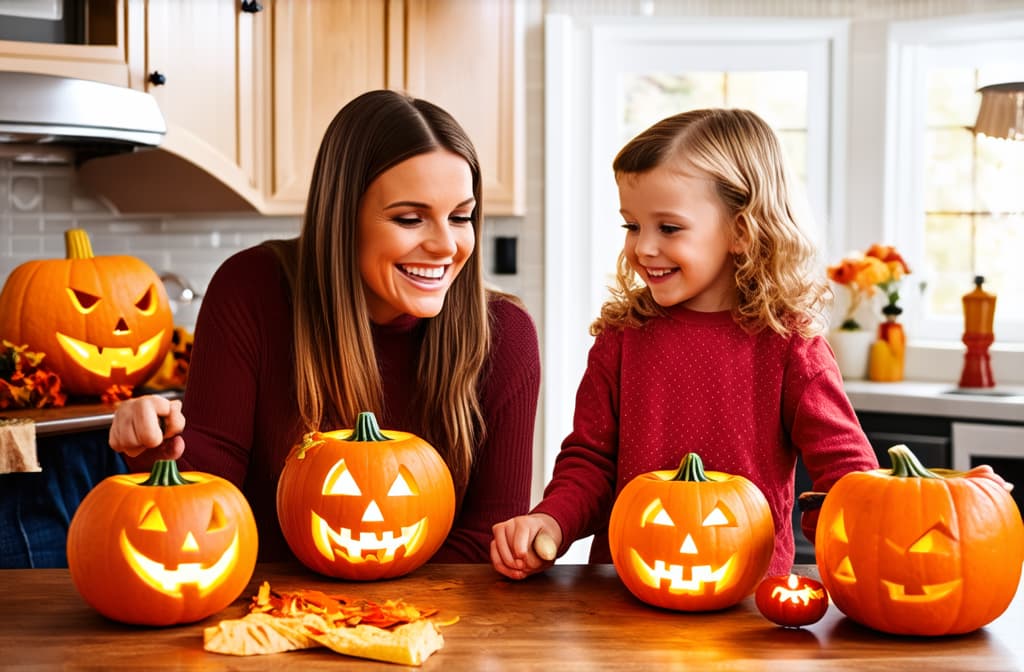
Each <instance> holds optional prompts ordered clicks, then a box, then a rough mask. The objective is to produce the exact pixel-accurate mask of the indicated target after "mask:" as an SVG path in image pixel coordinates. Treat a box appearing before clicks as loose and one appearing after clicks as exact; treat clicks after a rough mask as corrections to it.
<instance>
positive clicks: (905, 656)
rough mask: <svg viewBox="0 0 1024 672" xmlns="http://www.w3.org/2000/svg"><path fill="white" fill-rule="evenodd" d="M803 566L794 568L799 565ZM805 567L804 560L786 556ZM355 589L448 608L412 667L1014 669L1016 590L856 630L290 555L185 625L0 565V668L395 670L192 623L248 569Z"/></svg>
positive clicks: (302, 583) (284, 586) (560, 583)
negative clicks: (240, 651) (997, 606)
mask: <svg viewBox="0 0 1024 672" xmlns="http://www.w3.org/2000/svg"><path fill="white" fill-rule="evenodd" d="M801 570H803V571H801ZM797 573H803V574H811V575H813V573H814V568H813V567H810V568H806V567H804V568H800V567H798V568H797ZM264 580H267V581H269V582H270V585H271V587H272V588H277V589H281V590H291V589H298V588H320V589H323V590H328V591H333V592H339V593H344V594H347V595H352V596H359V597H365V598H367V599H375V600H384V599H388V598H396V597H402V598H404V599H406V600H407V601H409V602H410V603H412V604H414V605H417V606H423V607H426V606H433V607H437V608H439V609H440V610H441V612H440V614H439V617H440V618H442V619H443V618H448V617H453V616H458V617H459V619H460V620H459V621H458V623H456V624H454V625H451V626H448V627H444V628H442V632H443V634H444V638H445V645H444V648H443V649H442V650H441V651H439V652H437V653H435V654H434V655H433V656H431V657H430V658H429V659H428V660H427V661H426V663H425V664H424V665H423V667H422V668H420V669H423V670H445V671H448V670H517V671H518V670H545V671H547V670H616V671H618V670H644V671H647V670H658V671H660V670H670V669H672V670H684V669H685V670H702V669H712V670H761V669H771V670H786V671H787V672H789V671H794V670H795V671H800V670H854V669H856V670H872V671H873V670H901V671H905V670H918V669H920V670H924V669H928V670H957V671H958V672H966V671H971V670H991V671H999V672H1005V671H1007V670H1020V669H1022V665H1024V590H1018V592H1017V596H1016V598H1015V599H1014V602H1013V604H1012V605H1011V606H1010V608H1009V609H1008V610H1007V611H1006V613H1004V614H1003V615H1002V616H1001V617H1000V618H998V619H997V620H996V621H994V622H993V623H991V624H989V625H988V626H986V627H985V628H982V629H981V630H979V631H977V632H974V633H971V634H969V635H962V636H958V637H948V638H915V637H896V636H892V635H885V634H882V633H877V632H874V631H872V630H868V629H866V628H863V627H861V626H859V625H857V624H855V623H853V622H852V621H850V620H849V619H847V618H846V617H844V616H843V615H842V613H841V612H839V611H838V610H837V609H836V608H835V607H834V606H830V607H829V611H828V613H827V614H826V615H825V618H824V619H822V620H821V621H819V622H818V623H816V624H814V625H812V626H809V627H807V628H805V629H783V628H779V627H776V626H775V625H773V624H771V623H769V622H768V621H767V620H765V619H764V618H762V617H761V615H760V614H759V613H758V612H757V609H756V608H755V606H754V604H753V598H747V599H746V600H745V601H743V602H741V603H740V604H739V605H737V606H736V607H733V608H731V609H727V610H725V611H721V612H716V613H697V614H686V613H677V612H671V611H664V610H660V609H655V608H652V607H649V606H647V605H645V604H643V603H641V602H639V601H637V600H636V599H635V598H633V596H632V595H631V594H630V593H629V592H628V591H627V590H626V589H625V587H624V586H623V585H622V583H621V582H620V581H619V579H618V577H617V576H616V574H615V568H614V567H613V566H611V565H556V566H555V567H553V568H551V569H550V570H548V571H547V572H546V573H544V574H541V575H536V576H533V577H531V578H529V579H527V580H525V581H521V582H513V581H508V580H505V579H503V578H501V577H500V576H499V575H498V574H497V573H495V572H494V570H493V569H492V568H491V567H490V565H426V566H424V567H421V568H420V569H419V570H417V571H415V572H413V573H412V574H411V575H409V576H406V577H403V578H401V579H396V580H392V581H382V582H377V583H346V582H340V581H336V580H332V579H328V578H325V577H321V576H319V575H316V574H313V573H311V572H309V571H308V570H306V569H304V568H303V567H301V566H300V565H296V564H289V563H285V564H265V565H258V566H257V567H256V571H255V573H254V575H253V578H252V582H251V583H250V585H249V587H248V588H247V589H246V591H245V592H244V593H243V594H242V596H241V597H239V599H238V600H236V601H235V602H234V603H233V604H232V605H231V606H229V607H228V608H227V609H225V610H224V611H222V612H221V613H219V614H215V615H213V616H211V617H209V618H208V619H206V620H204V621H202V622H199V623H194V624H191V625H181V626H174V627H167V628H150V627H137V626H128V625H122V624H119V623H114V622H112V621H109V620H106V619H105V618H103V617H102V616H100V615H99V614H97V613H96V612H94V611H92V609H91V608H90V607H89V606H88V605H86V604H85V602H83V601H82V599H81V598H80V597H79V596H78V593H77V592H76V591H75V588H74V586H73V584H72V583H71V579H70V575H69V574H68V571H67V570H63V569H26V570H21V569H15V570H0V596H2V603H0V624H2V626H0V669H3V670H26V669H33V670H35V669H39V670H43V669H46V670H49V669H63V670H71V669H102V670H113V669H132V670H140V669H149V668H172V669H189V670H192V669H196V670H221V669H231V670H246V669H259V670H268V669H272V670H275V672H276V671H278V670H288V669H294V670H309V669H319V668H327V667H328V666H329V667H330V669H332V670H346V669H351V670H367V671H369V670H392V671H393V670H396V669H403V668H401V667H400V666H397V665H391V664H387V663H376V662H372V661H366V660H360V659H356V658H348V657H345V656H341V655H338V654H335V653H331V652H328V651H326V650H324V649H316V650H307V651H292V652H288V653H279V654H274V655H271V656H251V657H236V656H224V655H219V654H214V653H207V652H206V651H204V650H203V636H202V632H203V627H204V626H207V625H213V624H215V623H217V622H218V621H219V620H221V619H224V618H237V617H240V616H242V615H243V614H244V612H245V605H246V604H247V603H248V601H249V597H250V596H251V595H252V594H253V593H254V591H255V589H256V587H257V586H258V585H259V583H260V582H261V581H264ZM111 590H116V586H111Z"/></svg>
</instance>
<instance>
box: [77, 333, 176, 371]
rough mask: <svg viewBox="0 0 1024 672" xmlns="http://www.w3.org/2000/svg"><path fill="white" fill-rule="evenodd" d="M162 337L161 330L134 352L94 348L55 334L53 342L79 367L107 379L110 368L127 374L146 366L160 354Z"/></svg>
mask: <svg viewBox="0 0 1024 672" xmlns="http://www.w3.org/2000/svg"><path fill="white" fill-rule="evenodd" d="M163 338H164V330H163V329H161V330H160V331H159V332H158V333H157V335H156V336H154V337H153V338H150V339H149V340H147V341H146V342H144V343H143V344H142V345H140V346H139V349H138V351H137V352H136V351H135V350H133V349H132V348H130V347H128V348H111V347H103V346H101V345H94V344H92V343H86V342H85V341H80V340H78V339H77V338H72V337H70V336H68V335H67V334H62V333H60V332H57V342H58V343H60V346H61V348H62V349H63V350H64V352H65V353H66V354H67V355H68V356H69V357H71V359H72V360H74V361H75V363H77V364H78V365H79V366H81V367H82V368H84V369H86V370H87V371H89V372H91V373H95V374H96V375H98V376H102V377H104V378H107V377H109V376H110V371H111V369H124V370H125V373H128V374H131V373H135V372H136V371H138V370H140V369H143V368H145V367H147V366H149V365H150V364H151V363H152V362H153V360H155V359H156V356H157V355H158V354H160V343H161V342H162V341H163Z"/></svg>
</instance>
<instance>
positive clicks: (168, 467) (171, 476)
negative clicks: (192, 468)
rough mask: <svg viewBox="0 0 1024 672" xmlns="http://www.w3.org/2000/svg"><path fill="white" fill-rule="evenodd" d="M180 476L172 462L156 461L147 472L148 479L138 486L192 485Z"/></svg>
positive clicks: (175, 464) (175, 463)
mask: <svg viewBox="0 0 1024 672" xmlns="http://www.w3.org/2000/svg"><path fill="white" fill-rule="evenodd" d="M194 482H195V481H190V480H188V479H187V478H185V477H184V476H182V475H181V472H180V471H178V463H177V462H175V461H174V460H157V461H156V462H154V463H153V469H152V470H151V471H150V472H149V478H147V479H146V480H144V481H143V482H142V483H139V485H188V484H190V483H194Z"/></svg>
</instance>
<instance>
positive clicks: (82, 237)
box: [64, 229, 94, 259]
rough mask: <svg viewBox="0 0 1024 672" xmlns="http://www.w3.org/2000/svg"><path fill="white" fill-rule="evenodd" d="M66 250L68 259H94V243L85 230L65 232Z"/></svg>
mask: <svg viewBox="0 0 1024 672" xmlns="http://www.w3.org/2000/svg"><path fill="white" fill-rule="evenodd" d="M64 248H65V249H66V250H67V256H68V259H92V258H93V256H94V255H93V253H92V243H91V242H90V241H89V234H88V233H87V232H86V230H85V229H68V230H67V231H65V232H64Z"/></svg>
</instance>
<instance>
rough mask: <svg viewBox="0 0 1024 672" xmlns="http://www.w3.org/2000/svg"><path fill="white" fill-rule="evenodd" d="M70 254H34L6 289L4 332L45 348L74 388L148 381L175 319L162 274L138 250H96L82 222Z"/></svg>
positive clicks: (92, 390)
mask: <svg viewBox="0 0 1024 672" xmlns="http://www.w3.org/2000/svg"><path fill="white" fill-rule="evenodd" d="M64 240H65V244H66V246H67V259H43V260H34V261H27V262H25V263H23V264H21V265H20V266H18V267H17V268H15V269H14V270H13V271H11V274H10V276H9V277H8V278H7V282H6V283H5V284H4V288H3V292H0V337H2V338H4V339H6V340H8V341H11V342H13V343H25V344H27V345H28V346H29V348H30V349H32V350H37V351H41V352H44V353H46V363H47V365H48V366H49V367H50V369H51V370H53V371H54V372H55V373H57V374H58V375H59V376H60V379H61V382H62V384H63V387H64V389H65V390H67V391H68V392H69V393H71V394H78V395H91V396H98V395H100V394H102V393H103V392H104V391H105V390H107V388H110V387H111V386H113V385H128V386H135V385H138V384H140V383H143V382H145V381H146V380H147V379H148V378H149V377H150V376H151V375H153V373H155V372H156V370H157V369H158V368H159V367H160V364H161V362H163V359H164V355H165V354H166V353H167V349H168V348H169V347H170V344H171V331H172V329H173V328H174V318H173V316H172V314H171V306H170V303H169V302H168V300H167V293H166V291H165V290H164V286H163V283H162V282H161V281H160V278H159V277H158V276H157V274H156V273H155V272H154V271H153V269H152V268H150V267H149V266H148V265H146V263H145V262H143V261H142V260H141V259H138V258H136V257H131V256H101V257H96V256H93V253H92V245H91V243H90V242H89V236H88V234H86V232H85V231H84V230H82V229H70V230H68V231H66V232H65V233H64Z"/></svg>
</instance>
